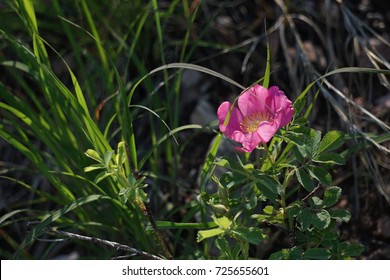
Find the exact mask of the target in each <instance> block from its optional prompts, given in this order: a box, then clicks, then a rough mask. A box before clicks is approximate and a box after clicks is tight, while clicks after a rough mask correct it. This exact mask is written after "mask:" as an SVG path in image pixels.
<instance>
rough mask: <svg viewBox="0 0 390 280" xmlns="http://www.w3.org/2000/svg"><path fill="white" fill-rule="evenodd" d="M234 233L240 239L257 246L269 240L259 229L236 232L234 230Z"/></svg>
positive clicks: (236, 229) (241, 228) (239, 229)
mask: <svg viewBox="0 0 390 280" xmlns="http://www.w3.org/2000/svg"><path fill="white" fill-rule="evenodd" d="M232 233H234V234H235V235H236V236H238V237H239V238H240V239H242V240H244V241H247V242H249V243H251V244H255V245H258V244H260V242H261V241H263V240H264V239H266V238H267V236H266V235H265V234H264V233H263V232H262V231H261V229H259V228H257V227H250V228H246V227H240V228H235V229H234V230H232Z"/></svg>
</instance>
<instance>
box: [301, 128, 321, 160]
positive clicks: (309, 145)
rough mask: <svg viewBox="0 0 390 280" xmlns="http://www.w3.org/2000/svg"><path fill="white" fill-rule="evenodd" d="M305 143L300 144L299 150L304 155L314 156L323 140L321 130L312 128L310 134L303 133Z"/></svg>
mask: <svg viewBox="0 0 390 280" xmlns="http://www.w3.org/2000/svg"><path fill="white" fill-rule="evenodd" d="M301 140H302V141H303V144H302V145H299V146H298V150H299V151H300V152H301V154H302V155H303V156H304V157H309V158H313V157H315V156H316V155H317V153H318V147H319V144H320V141H321V131H319V130H314V129H310V130H309V133H308V134H303V135H302V139H301Z"/></svg>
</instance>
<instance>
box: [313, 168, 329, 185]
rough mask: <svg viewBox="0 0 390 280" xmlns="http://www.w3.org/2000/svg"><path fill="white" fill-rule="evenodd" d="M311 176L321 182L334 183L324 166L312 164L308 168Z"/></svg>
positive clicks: (325, 183)
mask: <svg viewBox="0 0 390 280" xmlns="http://www.w3.org/2000/svg"><path fill="white" fill-rule="evenodd" d="M308 171H309V174H310V176H312V177H314V178H316V179H317V180H318V181H319V182H321V183H322V184H324V185H326V186H331V185H332V176H331V175H330V174H329V172H327V171H326V170H325V169H323V168H322V167H318V166H310V167H309V168H308Z"/></svg>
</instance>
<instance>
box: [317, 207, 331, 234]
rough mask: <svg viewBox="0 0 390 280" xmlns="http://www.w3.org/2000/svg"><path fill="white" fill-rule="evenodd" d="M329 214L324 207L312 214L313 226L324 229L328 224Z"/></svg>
mask: <svg viewBox="0 0 390 280" xmlns="http://www.w3.org/2000/svg"><path fill="white" fill-rule="evenodd" d="M330 221H331V220H330V214H329V212H328V211H326V210H325V209H322V210H321V211H320V212H318V213H316V214H315V215H313V226H314V227H316V228H318V229H320V230H321V229H326V228H327V227H328V226H329V224H330Z"/></svg>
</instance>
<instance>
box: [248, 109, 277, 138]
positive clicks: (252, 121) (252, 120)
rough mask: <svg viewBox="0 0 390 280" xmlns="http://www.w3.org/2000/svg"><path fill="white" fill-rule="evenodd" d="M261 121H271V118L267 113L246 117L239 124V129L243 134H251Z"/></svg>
mask: <svg viewBox="0 0 390 280" xmlns="http://www.w3.org/2000/svg"><path fill="white" fill-rule="evenodd" d="M263 121H273V117H272V116H270V113H269V112H257V113H254V114H252V115H249V116H246V117H245V118H244V119H243V120H242V122H241V123H240V128H241V130H242V131H243V132H244V133H253V132H255V131H256V130H257V128H258V127H259V124H260V123H261V122H263Z"/></svg>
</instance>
